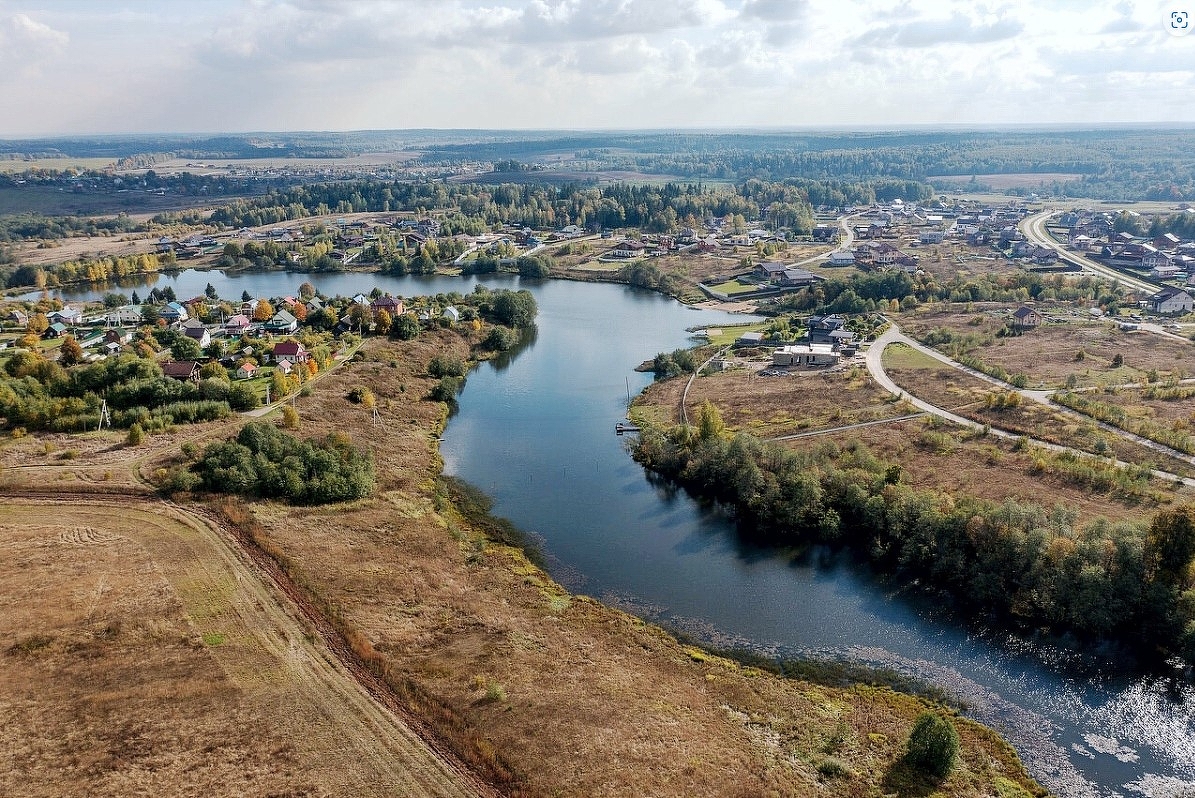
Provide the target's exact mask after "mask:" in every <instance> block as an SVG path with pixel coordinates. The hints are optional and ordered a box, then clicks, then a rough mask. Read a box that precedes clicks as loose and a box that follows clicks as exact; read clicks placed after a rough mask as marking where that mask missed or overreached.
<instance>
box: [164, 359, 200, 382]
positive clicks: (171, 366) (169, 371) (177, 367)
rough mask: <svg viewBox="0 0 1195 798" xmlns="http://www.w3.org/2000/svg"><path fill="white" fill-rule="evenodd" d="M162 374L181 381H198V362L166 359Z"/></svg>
mask: <svg viewBox="0 0 1195 798" xmlns="http://www.w3.org/2000/svg"><path fill="white" fill-rule="evenodd" d="M162 374H164V375H166V376H167V377H170V378H171V379H175V380H179V381H181V382H195V383H197V382H199V363H198V362H197V361H195V360H167V361H166V362H165V363H163V364H162Z"/></svg>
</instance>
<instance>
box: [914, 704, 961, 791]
mask: <svg viewBox="0 0 1195 798" xmlns="http://www.w3.org/2000/svg"><path fill="white" fill-rule="evenodd" d="M958 748H959V740H958V732H957V731H955V728H954V724H953V723H951V722H950V721H949V720H947V719H946V718H944V717H942V716H941V715H939V714H938V713H937V712H922V713H921V714H920V715H919V716H917V720H916V722H914V723H913V731H912V732H911V733H910V734H909V743H908V746H907V747H906V748H905V762H907V763H908V764H909V765H910V766H911V767H914V768H916V769H917V770H920V771H923V772H924V773H927V774H929V775H930V776H933V777H935V778H938V779H944V778H946V777H947V776H949V775H950V771H951V770H953V769H954V764H955V762H956V761H958Z"/></svg>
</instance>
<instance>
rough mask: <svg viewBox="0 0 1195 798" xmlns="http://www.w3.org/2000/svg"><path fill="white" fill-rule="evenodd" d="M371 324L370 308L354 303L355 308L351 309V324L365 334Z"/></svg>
mask: <svg viewBox="0 0 1195 798" xmlns="http://www.w3.org/2000/svg"><path fill="white" fill-rule="evenodd" d="M369 322H370V318H369V308H368V307H367V306H365V305H358V304H356V303H353V306H352V307H351V308H349V323H350V324H351V325H352V326H353V327H356V328H357V329H358V330H360V331H362V332H364V331H365V328H366V325H368V324H369Z"/></svg>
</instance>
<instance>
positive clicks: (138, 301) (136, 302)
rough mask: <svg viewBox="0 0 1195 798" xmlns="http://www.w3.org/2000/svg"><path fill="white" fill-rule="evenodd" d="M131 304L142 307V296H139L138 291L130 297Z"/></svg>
mask: <svg viewBox="0 0 1195 798" xmlns="http://www.w3.org/2000/svg"><path fill="white" fill-rule="evenodd" d="M129 304H130V305H140V304H141V295H140V294H138V293H137V292H136V291H134V292H133V294H132V296H130V297H129Z"/></svg>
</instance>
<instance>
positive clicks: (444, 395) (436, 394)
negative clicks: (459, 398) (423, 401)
mask: <svg viewBox="0 0 1195 798" xmlns="http://www.w3.org/2000/svg"><path fill="white" fill-rule="evenodd" d="M460 391H461V378H460V377H443V378H441V379H440V381H439V382H438V383H436V387H434V388H432V390H431V393H429V394H428V398H429V399H432V400H433V401H436V402H448V403H449V404H451V403H452V402H455V401H456V395H457V394H458V393H460Z"/></svg>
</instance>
